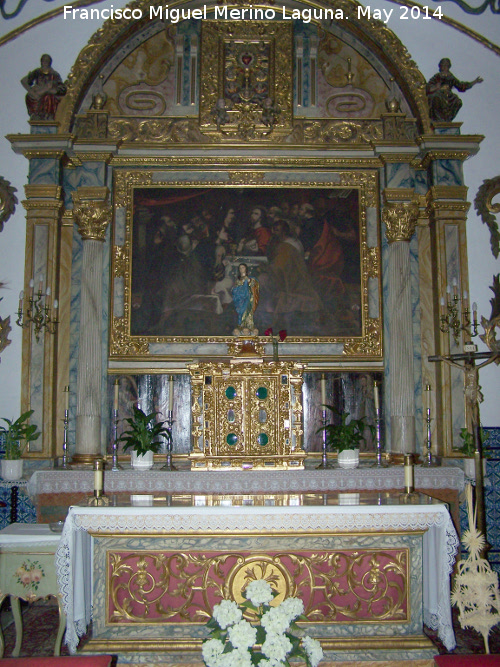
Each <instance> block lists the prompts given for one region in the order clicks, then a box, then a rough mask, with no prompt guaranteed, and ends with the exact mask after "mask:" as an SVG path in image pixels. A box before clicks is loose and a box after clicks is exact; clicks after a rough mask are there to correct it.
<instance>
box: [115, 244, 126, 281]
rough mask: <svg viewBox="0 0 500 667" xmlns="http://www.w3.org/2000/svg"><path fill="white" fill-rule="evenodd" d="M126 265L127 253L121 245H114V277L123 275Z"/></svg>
mask: <svg viewBox="0 0 500 667" xmlns="http://www.w3.org/2000/svg"><path fill="white" fill-rule="evenodd" d="M127 267H128V253H127V252H126V251H125V248H123V246H117V245H115V246H114V258H113V275H114V276H115V277H116V278H119V277H123V276H124V275H125V273H126V271H127Z"/></svg>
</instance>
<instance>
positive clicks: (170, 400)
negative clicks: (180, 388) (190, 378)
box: [168, 375, 174, 411]
mask: <svg viewBox="0 0 500 667" xmlns="http://www.w3.org/2000/svg"><path fill="white" fill-rule="evenodd" d="M168 409H169V410H170V411H172V410H173V409H174V378H173V376H172V375H169V377H168Z"/></svg>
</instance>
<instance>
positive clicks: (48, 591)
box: [0, 523, 66, 658]
mask: <svg viewBox="0 0 500 667" xmlns="http://www.w3.org/2000/svg"><path fill="white" fill-rule="evenodd" d="M60 537H61V536H60V535H59V534H57V533H53V532H52V531H51V530H50V527H49V525H48V524H26V523H13V524H11V525H10V526H7V528H4V529H3V530H0V604H1V603H2V601H3V600H4V598H5V597H7V595H9V596H10V603H11V607H12V614H13V616H14V624H15V628H16V644H15V647H14V650H13V652H12V656H13V657H17V656H18V655H19V652H20V650H21V642H22V638H23V623H22V617H21V607H20V604H19V600H26V601H27V602H34V601H35V600H40V599H43V598H47V597H49V596H54V597H56V598H57V602H58V607H59V629H58V632H57V637H56V643H55V647H54V655H60V652H61V640H62V637H63V634H64V629H65V627H66V616H65V614H64V611H63V607H62V603H61V598H60V595H59V587H58V585H57V577H56V568H55V552H56V549H57V546H58V544H59V539H60ZM3 652H4V640H3V633H2V631H1V628H0V658H1V657H2V656H3Z"/></svg>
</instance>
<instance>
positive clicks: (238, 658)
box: [217, 648, 252, 667]
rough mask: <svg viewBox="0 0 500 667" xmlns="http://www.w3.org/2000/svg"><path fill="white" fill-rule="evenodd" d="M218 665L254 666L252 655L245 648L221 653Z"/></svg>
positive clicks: (227, 666)
mask: <svg viewBox="0 0 500 667" xmlns="http://www.w3.org/2000/svg"><path fill="white" fill-rule="evenodd" d="M222 659H223V664H221V660H222ZM217 667H252V656H251V655H250V652H249V651H247V649H245V648H239V649H235V650H234V651H230V652H229V653H224V654H223V655H221V657H220V658H219V663H218V665H217Z"/></svg>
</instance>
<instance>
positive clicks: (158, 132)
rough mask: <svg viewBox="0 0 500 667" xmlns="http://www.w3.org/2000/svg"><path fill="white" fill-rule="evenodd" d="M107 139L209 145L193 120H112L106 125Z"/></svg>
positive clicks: (208, 138) (211, 139) (211, 140)
mask: <svg viewBox="0 0 500 667" xmlns="http://www.w3.org/2000/svg"><path fill="white" fill-rule="evenodd" d="M108 138H109V139H112V140H113V141H127V142H146V143H161V144H165V143H171V144H186V143H187V144H199V143H203V144H206V143H211V142H213V141H214V139H213V138H212V137H209V136H207V135H205V134H203V133H202V132H201V131H200V128H199V127H198V119H195V118H187V119H186V118H175V119H173V118H154V119H152V118H114V119H112V120H110V121H109V124H108Z"/></svg>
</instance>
